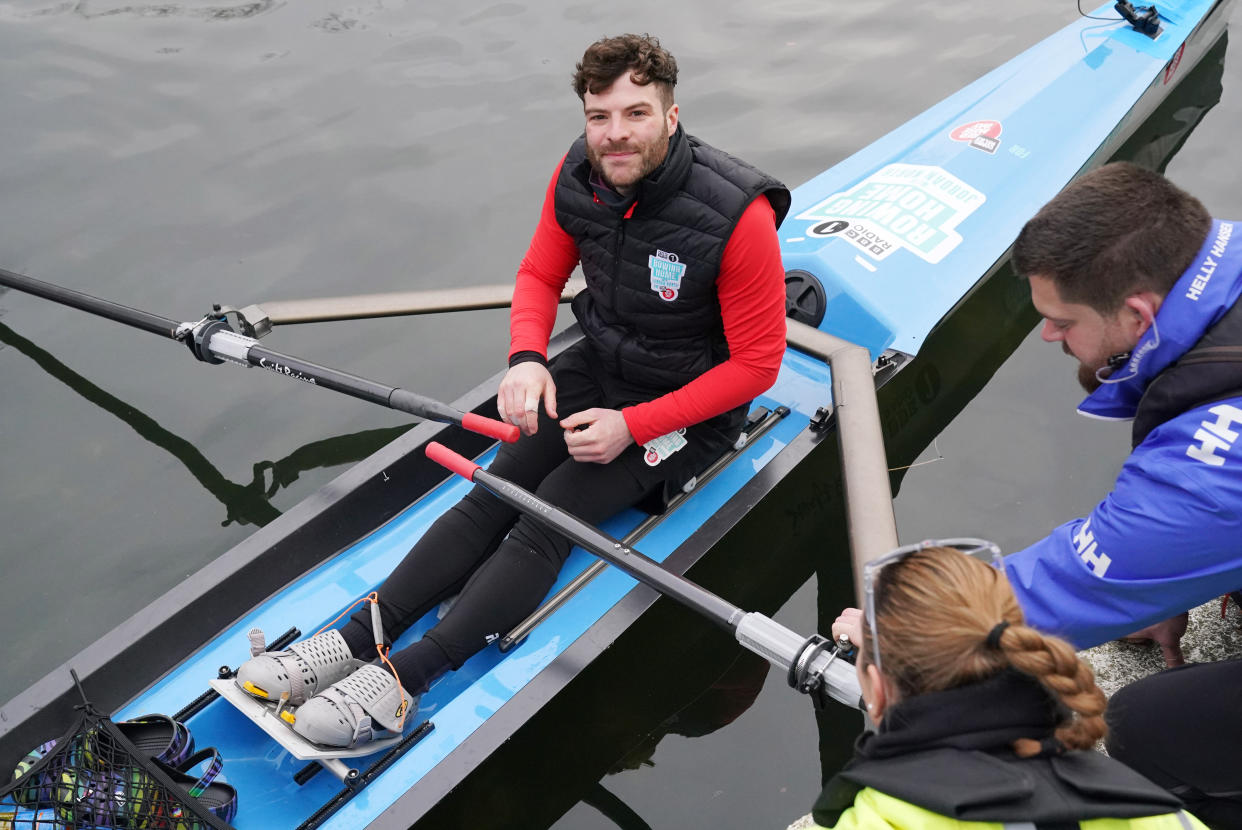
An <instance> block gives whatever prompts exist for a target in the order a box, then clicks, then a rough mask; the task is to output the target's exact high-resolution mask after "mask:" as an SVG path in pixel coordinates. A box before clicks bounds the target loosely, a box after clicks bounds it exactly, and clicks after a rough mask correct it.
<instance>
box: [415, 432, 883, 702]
mask: <svg viewBox="0 0 1242 830" xmlns="http://www.w3.org/2000/svg"><path fill="white" fill-rule="evenodd" d="M427 457H428V458H430V459H431V460H432V461H435V462H436V463H437V464H441V465H443V466H444V467H446V468H448V469H449V470H451V471H452V472H454V473H457V474H458V475H459V476H462V477H463V478H466V479H468V480H470V481H473V482H475V483H476V484H480V485H482V486H483V487H486V488H487V489H488V490H490V491H491V492H492V493H493V494H495V495H496V497H497V498H499V499H500V500H501V501H503V502H505V503H506V504H509V505H510V506H512V507H516V508H517V509H518V510H520V511H522V512H523V513H525V514H526V515H528V516H531V517H532V518H534V519H536V520H538V521H541V522H543V523H544V524H546V525H547V526H548V527H550V528H552V529H553V530H555V531H557V532H558V533H560V534H561V535H563V536H564V537H565V538H567V539H569V540H570V541H572V542H574V543H576V544H577V545H579V546H580V547H582V548H583V549H584V550H586V551H588V552H590V553H592V554H594V555H596V556H598V557H599V558H600V559H603V560H605V561H607V562H609V563H611V564H613V565H615V566H616V567H618V568H620V569H621V570H623V571H625V572H626V573H627V574H629V575H630V576H632V577H634V578H635V579H637V580H638V581H639V582H642V583H643V584H645V585H648V586H650V587H652V588H654V589H656V590H657V591H659V592H660V593H661V594H663V595H665V596H667V597H670V598H672V599H675V600H677V601H678V602H680V603H682V604H683V605H685V606H687V607H689V608H691V609H692V610H694V611H697V612H698V613H699V614H702V615H703V616H705V617H707V618H708V619H709V620H711V621H712V622H714V623H716V624H718V625H720V626H722V627H723V628H726V629H728V630H729V631H732V632H733V635H734V636H735V637H736V638H737V641H738V642H739V643H740V644H741V645H742V646H743V647H745V648H747V649H749V650H750V651H753V652H754V653H755V654H758V655H759V656H760V657H762V658H764V659H765V660H767V661H768V662H769V663H771V664H772V665H773V666H776V667H777V668H778V669H784V670H785V671H786V673H787V677H788V679H789V685H790V686H792V687H794V688H795V689H797V690H798V691H800V692H805V693H807V694H810V695H811V696H812V698H813V699H814V700H815V702H816V705H822V704H823V703H824V702H825V701H826V700H827V699H828V698H832V699H834V700H837V701H840V702H841V703H844V704H846V705H848V706H853V707H857V706H858V705H859V701H860V699H861V697H862V692H861V690H860V688H859V685H858V677H857V675H856V674H855V673H854V667H853V666H851V665H849V664H848V663H846V662H845V661H843V660H838V659H836V657H837V652H836V649H835V648H833V647H832V644H831V643H829V642H828V641H826V640H825V639H824V638H823V637H820V636H819V635H818V634H816V635H812V636H811V637H803V636H802V635H800V634H796V633H795V632H793V631H790V630H789V629H788V628H786V627H785V626H783V625H781V624H780V623H778V622H776V621H774V620H772V619H770V618H769V617H766V616H764V615H763V614H759V613H757V612H754V611H751V612H746V611H743V610H742V609H741V608H738V607H737V606H736V605H733V604H731V603H729V602H727V601H725V600H723V599H721V598H720V597H718V596H716V595H715V594H713V593H711V592H710V591H708V590H706V589H704V588H701V587H699V586H698V585H695V584H694V583H693V582H691V581H690V580H688V579H686V578H685V577H683V576H679V575H678V574H675V573H673V572H672V571H670V570H668V569H666V568H665V567H664V566H663V565H661V564H660V563H659V562H656V561H655V560H653V559H650V558H648V557H646V556H644V555H643V554H641V553H639V552H638V551H636V550H633V549H631V548H628V547H626V546H625V545H624V544H622V543H621V542H619V541H617V540H616V539H613V538H612V537H611V536H608V535H607V534H605V533H603V532H602V531H600V530H599V529H598V528H596V527H594V526H592V525H589V524H587V523H586V522H584V521H582V520H581V519H579V518H577V517H576V516H573V515H571V514H570V513H567V512H565V511H564V510H561V509H560V508H559V507H556V506H554V505H551V504H548V503H547V502H546V501H544V500H543V499H540V498H539V497H538V496H536V495H534V494H533V493H531V492H530V491H529V490H526V489H524V488H522V487H519V486H518V485H516V484H514V483H513V482H511V481H509V480H507V479H504V478H501V477H500V476H498V475H495V474H493V473H489V472H488V471H487V470H484V469H483V468H482V467H480V466H479V465H478V464H475V463H474V462H473V461H471V460H469V459H468V458H464V457H463V456H461V455H459V454H458V453H455V452H453V451H452V450H450V449H449V448H448V447H446V446H444V445H443V444H439V443H436V442H435V441H433V442H431V443H430V444H428V445H427Z"/></svg>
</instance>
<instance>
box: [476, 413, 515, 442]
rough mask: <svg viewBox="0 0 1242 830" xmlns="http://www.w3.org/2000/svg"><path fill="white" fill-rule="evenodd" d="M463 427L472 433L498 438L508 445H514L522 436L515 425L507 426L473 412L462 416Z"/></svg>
mask: <svg viewBox="0 0 1242 830" xmlns="http://www.w3.org/2000/svg"><path fill="white" fill-rule="evenodd" d="M461 425H462V426H463V427H465V428H466V429H468V430H470V431H471V432H477V433H479V435H486V436H488V437H490V438H497V439H499V440H501V441H504V442H505V443H506V444H512V443H513V442H514V441H516V440H517V439H518V436H519V435H521V432H520V431H519V430H518V428H517V427H515V426H514V425H513V424H506V423H505V422H504V421H494V420H492V419H491V418H484V417H483V416H482V415H476V414H474V413H473V412H467V413H466V414H465V415H462V416H461Z"/></svg>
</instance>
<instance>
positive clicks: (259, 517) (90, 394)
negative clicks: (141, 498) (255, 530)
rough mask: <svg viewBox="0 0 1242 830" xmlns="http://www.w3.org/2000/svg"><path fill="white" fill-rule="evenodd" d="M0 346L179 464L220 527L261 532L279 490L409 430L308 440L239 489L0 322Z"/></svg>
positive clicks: (187, 446) (147, 419)
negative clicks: (217, 506) (210, 500)
mask: <svg viewBox="0 0 1242 830" xmlns="http://www.w3.org/2000/svg"><path fill="white" fill-rule="evenodd" d="M0 343H3V344H5V345H7V346H12V347H13V348H15V349H17V351H19V352H21V353H22V354H24V355H25V356H26V357H28V358H30V359H31V360H33V361H34V362H35V363H36V364H38V366H39V368H41V369H42V370H43V371H45V372H47V374H48V375H50V376H51V377H53V378H55V379H56V380H58V381H60V382H61V383H63V384H65V386H67V387H69V388H70V389H72V390H73V391H74V392H76V393H78V394H79V395H81V396H82V398H83V399H85V400H87V401H89V402H90V403H93V404H95V405H96V406H98V407H99V408H100V409H102V410H104V411H105V412H107V413H109V414H111V415H115V416H116V417H117V418H119V419H120V420H122V421H124V422H125V423H126V424H128V425H129V426H130V427H131V428H132V429H133V430H134V432H136V433H138V434H139V435H140V436H141V437H142V438H144V439H145V440H147V441H149V442H151V443H152V444H154V445H155V446H157V447H159V448H160V449H162V450H165V451H167V452H168V453H169V454H170V455H172V456H173V457H174V458H176V459H177V460H178V461H180V462H181V463H182V465H184V466H185V468H186V470H187V471H188V472H189V473H190V475H192V476H193V477H194V479H195V480H196V481H197V482H198V483H199V484H201V485H202V486H203V489H205V490H206V491H207V492H208V493H210V494H211V495H213V496H215V498H216V499H217V500H218V501H219V502H220V503H221V504H223V505H224V508H225V517H224V521H222V522H221V523H220V524H221V526H222V527H228V526H229V525H231V524H233V523H234V522H237V523H238V524H241V525H257V526H259V527H262V526H263V525H265V524H267V523H268V522H270V521H271V520H272V519H275V518H276V517H277V516H279V515H280V512H281V511H280V510H278V509H277V508H276V507H275V506H273V505H272V503H271V499H272V497H273V496H275V495H276V494H277V493H278V492H279V491H280V490H281V489H282V488H285V487H288V486H289V485H291V484H292V483H293V482H295V481H297V480H298V476H299V475H300V474H301V473H304V472H306V471H308V470H316V469H319V468H322V467H336V466H339V465H341V464H351V463H353V462H356V461H361V460H362V459H363V458H366V457H367V456H368V455H370V454H371V453H373V452H375V451H376V450H378V449H379V448H380V447H383V446H384V445H385V444H388V443H389V442H391V441H394V440H396V439H397V438H398V437H399V436H400V435H401V434H402V433H404V432H405V431H406V430H408V429H410V428H411V427H412V426H413V424H406V425H402V426H396V427H386V428H380V429H368V430H363V431H361V432H354V433H350V434H348V435H337V436H335V437H332V438H324V439H322V440H319V441H312V442H311V443H309V444H305V445H303V446H301V447H298V448H297V449H295V450H294V451H293V452H291V453H289V454H288V455H286V456H285V457H284V458H280V459H278V460H276V461H266V460H265V461H259V462H257V463H255V464H254V467H253V477H252V478H251V479H250V481H249V482H247V483H246V484H238V483H237V482H235V481H231V480H230V479H228V478H226V477H225V476H224V474H223V473H221V472H220V471H219V470H218V469H217V468H216V466H215V465H214V464H212V463H211V462H210V461H209V460H208V459H207V457H206V456H205V455H203V454H202V452H200V451H199V449H198V448H197V447H195V446H194V445H193V444H191V443H190V442H189V441H187V440H185V439H184V438H182V437H181V436H179V435H176V434H174V433H172V432H170V431H169V430H167V429H165V428H164V427H163V426H161V425H160V424H159V423H158V422H157V421H156V420H155V419H154V418H152V417H151V416H149V415H147V414H145V413H143V412H140V411H139V410H138V409H137V408H136V407H134V406H132V405H130V404H128V403H126V402H125V401H123V400H121V399H120V398H118V397H116V396H115V395H113V394H112V393H110V392H108V391H106V390H104V389H101V388H100V387H99V386H97V385H96V384H94V383H92V382H91V381H89V380H87V379H86V378H84V377H83V376H82V375H80V374H78V373H77V372H75V371H73V370H72V369H70V368H69V367H68V366H66V365H65V364H64V363H62V362H61V361H59V360H57V359H56V358H55V357H54V356H53V355H52V354H51V353H50V352H48V351H47V350H46V349H42V348H40V347H39V346H37V345H35V344H34V343H32V342H31V341H29V340H27V339H26V338H25V337H22V336H21V335H20V334H18V333H17V332H15V331H13V329H11V328H9V327H8V326H6V325H5V324H3V323H0Z"/></svg>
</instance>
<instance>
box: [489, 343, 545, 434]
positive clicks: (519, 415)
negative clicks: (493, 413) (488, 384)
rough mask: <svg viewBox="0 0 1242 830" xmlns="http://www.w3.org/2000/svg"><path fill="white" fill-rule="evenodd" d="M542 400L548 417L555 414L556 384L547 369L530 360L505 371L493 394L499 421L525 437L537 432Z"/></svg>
mask: <svg viewBox="0 0 1242 830" xmlns="http://www.w3.org/2000/svg"><path fill="white" fill-rule="evenodd" d="M541 400H542V401H544V403H545V406H546V408H547V411H548V417H549V418H556V417H558V416H557V414H556V384H555V383H553V381H552V373H551V372H549V371H548V367H547V366H544V365H543V364H542V363H537V362H535V361H533V360H531V361H527V362H526V363H519V364H518V365H516V366H514V367H512V368H511V369H509V371H507V372H505V376H504V378H503V379H502V380H501V381H500V389H499V390H497V392H496V409H497V410H498V411H499V413H500V420H502V421H507V422H508V423H511V424H514V425H516V426H518V427H520V428H521V430H522V432H523V433H524V434H526V435H534V434H535V433H536V432H538V430H539V402H540V401H541Z"/></svg>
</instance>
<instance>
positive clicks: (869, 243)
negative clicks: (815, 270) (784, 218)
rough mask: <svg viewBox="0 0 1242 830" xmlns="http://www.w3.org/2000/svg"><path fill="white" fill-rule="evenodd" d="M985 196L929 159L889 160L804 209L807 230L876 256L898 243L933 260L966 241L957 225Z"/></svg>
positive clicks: (880, 257)
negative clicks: (928, 162) (916, 161)
mask: <svg viewBox="0 0 1242 830" xmlns="http://www.w3.org/2000/svg"><path fill="white" fill-rule="evenodd" d="M986 200H987V197H986V196H985V195H984V194H983V193H981V192H980V191H978V190H976V189H975V188H973V187H971V186H970V185H968V184H966V182H964V181H962V180H961V179H959V178H957V177H956V176H954V175H953V174H952V173H949V172H948V171H946V170H944V169H942V168H940V167H934V166H932V165H926V164H890V165H888V166H887V167H884V168H882V169H880V170H877V171H876V172H875V173H872V174H871V175H870V176H868V177H867V178H865V179H863V180H862V181H861V182H859V183H858V184H856V185H854V186H853V187H851V188H850V189H848V190H843V191H841V192H839V193H834V194H832V195H831V196H829V197H828V198H827V199H824V200H823V201H822V202H819V203H818V204H815V205H813V206H811V207H809V208H807V209H806V210H804V211H803V212H802V213H800V214H798V217H797V218H798V219H803V220H809V221H810V222H811V226H810V227H809V228H807V230H806V235H807V236H809V237H812V238H827V237H836V238H838V239H845V240H846V241H848V242H849V243H850V244H851V245H853V246H854V247H856V248H858V250H860V251H862V252H863V253H864V254H866V255H867V256H869V257H871V258H872V259H874V260H883V259H885V258H887V257H888V256H889V255H891V254H892V253H893V252H894V251H896V250H897V249H899V248H905V249H906V250H908V251H909V252H910V253H912V254H914V255H915V256H917V257H918V258H919V259H922V260H924V261H926V262H930V263H932V264H935V263H937V262H940V260H942V259H944V258H945V256H947V255H948V253H949V252H950V251H952V250H953V249H954V248H956V247H957V246H958V245H960V244H961V242H962V236H961V234H959V233H958V232H957V226H958V225H959V224H960V223H961V222H962V220H963V219H965V218H966V217H967V216H969V215H970V214H972V213H974V212H975V210H976V209H977V208H978V207H979V206H980V205H982V204H983V203H984V202H985V201H986Z"/></svg>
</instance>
